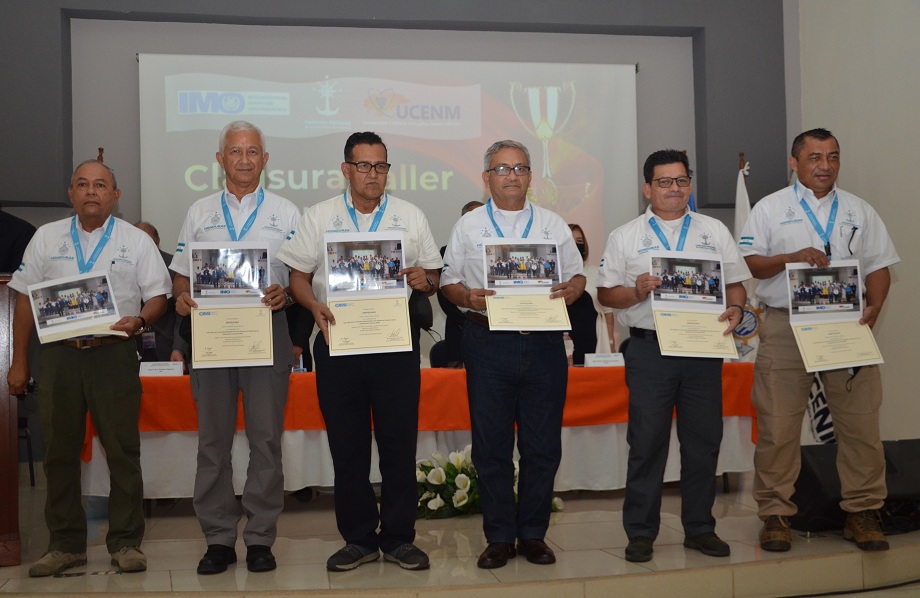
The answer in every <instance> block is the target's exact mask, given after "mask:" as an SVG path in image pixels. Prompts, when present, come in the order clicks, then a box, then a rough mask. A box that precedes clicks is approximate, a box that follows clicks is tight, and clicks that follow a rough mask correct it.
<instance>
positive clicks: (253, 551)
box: [170, 121, 300, 575]
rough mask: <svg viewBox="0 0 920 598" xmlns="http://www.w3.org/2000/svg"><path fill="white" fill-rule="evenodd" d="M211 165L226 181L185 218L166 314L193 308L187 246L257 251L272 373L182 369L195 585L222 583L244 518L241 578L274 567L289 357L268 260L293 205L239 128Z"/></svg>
mask: <svg viewBox="0 0 920 598" xmlns="http://www.w3.org/2000/svg"><path fill="white" fill-rule="evenodd" d="M216 158H217V162H218V164H220V167H221V168H222V169H223V170H224V172H225V173H226V180H225V189H224V190H222V191H220V192H218V193H214V194H212V195H209V196H207V197H204V198H202V199H199V200H198V201H196V202H195V203H194V204H192V206H191V208H189V211H188V214H187V215H186V217H185V222H184V223H183V225H182V229H181V231H180V232H179V245H178V247H177V250H176V255H175V257H174V258H173V261H172V264H171V265H170V268H171V269H172V270H174V271H175V272H176V277H175V280H174V282H173V294H174V295H175V297H176V313H178V314H179V315H180V316H188V315H189V314H190V313H191V310H192V309H195V308H196V307H197V306H198V304H197V303H196V302H195V300H194V299H193V298H192V296H191V294H190V293H191V282H190V277H191V276H192V272H191V271H190V270H191V264H190V260H189V259H188V254H186V253H185V251H184V249H185V248H187V247H188V244H189V243H192V242H196V241H207V242H223V243H231V242H234V241H260V242H262V243H264V244H267V245H268V247H269V260H270V261H269V266H268V267H269V268H271V276H270V281H271V283H272V284H271V285H270V286H268V287H266V288H265V289H263V293H264V296H263V298H262V303H263V304H264V305H265V306H267V307H269V308H271V311H272V315H271V318H272V355H273V357H274V363H273V365H268V366H259V367H222V368H196V367H194V366H193V367H192V368H191V378H192V396H193V397H194V399H195V403H196V405H197V407H198V468H197V470H196V473H195V492H194V497H193V498H192V504H193V506H194V507H195V515H197V517H198V523H199V525H200V526H201V531H202V532H203V533H204V537H205V541H206V542H207V545H208V548H207V550H206V551H205V554H204V556H203V557H202V558H201V560H200V561H199V562H198V569H197V571H198V573H199V574H201V575H212V574H216V573H222V572H224V571H226V570H227V567H228V566H229V565H231V564H233V563H235V562H236V547H235V544H236V539H237V533H238V527H239V525H238V524H239V522H240V519H242V517H243V514H244V513H245V515H246V524H245V526H244V527H243V530H242V532H243V542H244V543H245V545H246V568H247V569H248V570H249V571H252V572H266V571H272V570H274V569H275V568H276V567H277V563H276V561H275V555H274V554H273V553H272V550H271V548H272V545H273V544H274V542H275V538H276V537H277V534H278V517H279V516H280V515H281V510H282V509H283V508H284V472H283V470H282V467H281V435H282V432H283V428H284V409H285V406H286V405H287V399H288V382H289V379H290V374H291V365H292V361H293V355H294V349H293V345H292V343H291V337H290V336H289V334H288V322H287V316H286V314H285V308H286V307H287V306H289V305H291V304H292V303H293V299H291V298H290V295H289V294H288V292H287V289H286V287H287V284H288V276H289V274H288V269H287V266H285V265H284V264H283V263H282V262H281V261H280V260H278V258H277V255H276V254H277V251H278V248H279V247H281V243H283V242H284V239H285V237H287V236H288V235H289V234H290V233H291V231H292V230H293V229H294V226H295V225H296V224H297V219H298V218H299V217H300V211H299V210H298V209H297V207H296V206H294V204H292V203H291V202H290V201H288V200H287V199H285V198H283V197H280V196H278V195H276V194H274V193H272V192H271V191H267V190H265V189H264V188H263V187H262V185H261V182H260V177H261V175H262V170H263V169H264V168H265V165H266V164H267V163H268V152H267V151H265V138H264V136H263V135H262V131H261V130H260V129H259V128H258V127H257V126H255V125H253V124H252V123H249V122H246V121H234V122H231V123H230V124H228V125H227V126H225V127H224V129H223V130H222V131H221V133H220V138H219V142H218V152H217V155H216ZM241 392H242V395H243V398H242V400H243V416H244V419H245V423H246V438H247V439H248V441H249V466H248V467H247V469H246V483H245V485H244V486H243V496H242V499H241V500H237V498H236V495H235V493H234V488H233V464H232V462H231V460H230V454H231V449H232V448H233V438H234V436H236V420H237V404H238V399H239V395H240V393H241Z"/></svg>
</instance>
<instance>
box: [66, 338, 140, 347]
mask: <svg viewBox="0 0 920 598" xmlns="http://www.w3.org/2000/svg"><path fill="white" fill-rule="evenodd" d="M131 338H132V337H130V336H94V337H93V338H72V339H67V340H64V341H61V345H63V346H65V347H74V348H75V349H89V348H91V347H104V346H106V345H115V344H117V343H123V342H125V341H127V340H129V339H131Z"/></svg>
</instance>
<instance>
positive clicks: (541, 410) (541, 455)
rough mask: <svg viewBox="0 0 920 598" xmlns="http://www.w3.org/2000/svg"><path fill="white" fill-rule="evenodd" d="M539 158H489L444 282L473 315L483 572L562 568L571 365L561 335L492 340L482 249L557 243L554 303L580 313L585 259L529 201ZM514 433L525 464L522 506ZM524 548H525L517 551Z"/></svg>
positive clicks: (470, 371) (510, 150) (447, 257)
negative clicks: (556, 509)
mask: <svg viewBox="0 0 920 598" xmlns="http://www.w3.org/2000/svg"><path fill="white" fill-rule="evenodd" d="M530 176H531V173H530V154H529V152H528V151H527V148H526V147H524V146H523V145H522V144H520V143H518V142H516V141H510V140H506V141H498V142H496V143H494V144H492V146H491V147H489V149H488V150H487V151H486V154H485V160H484V171H483V173H482V180H483V182H484V183H485V185H486V186H487V187H488V188H489V191H490V192H491V194H492V197H491V198H489V201H488V202H487V203H486V206H485V207H484V208H480V209H477V210H474V211H472V212H469V213H467V214H466V215H464V216H463V217H462V218H460V220H459V221H458V222H457V224H456V225H455V226H454V230H453V232H452V233H451V236H450V242H449V243H448V244H447V250H446V251H445V253H444V271H443V274H442V275H441V280H442V291H443V294H444V296H445V297H446V298H447V299H449V300H450V301H451V302H452V303H454V304H455V305H456V306H457V307H459V308H460V309H461V310H463V311H465V312H466V318H467V321H466V325H465V327H464V329H463V359H464V363H465V365H466V382H467V390H468V394H469V401H470V419H471V422H472V428H473V430H472V431H473V464H474V465H475V466H476V471H478V472H479V497H480V502H481V505H482V515H483V531H484V532H485V535H486V541H487V542H488V547H487V548H486V549H485V551H484V552H483V553H482V554H481V555H480V557H479V561H478V565H479V567H480V568H482V569H495V568H497V567H503V566H504V565H505V564H506V563H507V562H508V559H510V558H513V557H514V556H515V555H516V554H517V553H521V554H522V555H523V556H525V557H526V558H527V560H528V561H530V562H531V563H536V564H540V565H548V564H551V563H555V562H556V556H555V555H554V554H553V551H552V549H551V548H550V547H549V546H547V545H546V542H544V541H543V538H544V536H545V535H546V530H547V528H548V527H549V514H550V510H551V506H552V500H553V480H554V478H555V477H556V470H557V469H558V468H559V460H560V459H561V457H562V440H561V437H562V408H563V405H565V391H566V383H567V381H568V367H567V365H568V362H567V360H566V356H565V347H564V345H563V343H562V332H558V331H555V332H532V333H529V334H528V333H519V332H514V331H511V332H492V331H491V330H490V329H489V324H488V318H487V317H486V315H485V312H486V299H485V297H486V295H494V294H495V292H494V291H490V290H487V289H486V288H485V287H486V281H485V280H483V275H484V272H485V265H484V264H483V259H484V255H483V253H482V249H481V245H482V243H483V241H484V240H485V239H486V238H493V239H494V238H496V237H508V238H515V239H521V238H527V237H528V235H532V236H533V238H535V239H539V240H540V242H547V241H551V242H555V243H556V245H557V249H558V252H559V258H558V262H559V264H560V267H561V277H560V281H563V282H560V283H559V284H557V285H555V286H553V287H552V289H551V292H552V297H553V298H556V299H562V300H564V301H565V302H566V303H567V304H571V303H572V302H574V301H575V300H576V299H578V298H579V297H580V296H581V294H582V293H583V292H584V290H585V277H584V274H583V265H582V259H581V255H579V253H578V248H577V247H576V246H575V240H574V239H573V238H572V231H570V230H569V227H568V225H567V224H566V223H565V221H563V220H562V218H560V217H559V216H558V215H557V214H555V213H554V212H551V211H549V210H546V209H543V208H540V207H538V206H535V205H533V204H531V203H530V202H529V201H528V200H527V188H528V187H529V186H530ZM515 424H517V445H518V452H519V453H520V455H521V462H520V466H521V467H520V478H519V481H518V490H519V491H518V497H519V500H518V503H517V504H515V501H514V462H513V460H512V455H513V452H514V437H515V429H514V428H515ZM515 540H517V542H518V544H517V549H515Z"/></svg>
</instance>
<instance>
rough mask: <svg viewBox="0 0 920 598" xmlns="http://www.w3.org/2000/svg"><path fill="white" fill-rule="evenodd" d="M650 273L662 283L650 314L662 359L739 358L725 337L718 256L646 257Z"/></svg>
mask: <svg viewBox="0 0 920 598" xmlns="http://www.w3.org/2000/svg"><path fill="white" fill-rule="evenodd" d="M649 259H650V262H649V273H651V275H652V276H657V277H658V278H661V286H659V287H657V288H656V289H655V290H654V291H653V292H652V293H651V301H652V315H653V316H654V318H655V330H656V332H657V336H658V347H659V349H660V350H661V354H662V355H672V356H680V357H722V358H726V357H728V358H732V359H737V358H738V351H737V349H736V348H735V340H734V338H733V337H732V335H731V334H728V335H726V334H725V330H726V328H727V327H728V325H729V324H728V323H727V322H720V321H719V316H720V315H722V313H723V312H724V311H725V282H724V280H723V278H722V271H723V270H722V257H721V256H720V255H718V254H712V253H697V252H689V251H662V252H654V253H652V254H650V258H649Z"/></svg>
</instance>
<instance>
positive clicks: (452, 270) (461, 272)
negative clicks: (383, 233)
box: [441, 200, 585, 313]
mask: <svg viewBox="0 0 920 598" xmlns="http://www.w3.org/2000/svg"><path fill="white" fill-rule="evenodd" d="M531 210H533V223H531V225H530V232H529V233H528V237H527V238H529V239H533V240H535V241H539V242H543V241H553V242H555V243H556V248H557V251H558V270H559V276H560V280H561V281H562V282H567V281H569V280H571V279H572V278H573V277H574V276H578V275H582V276H584V274H585V273H584V261H583V260H582V259H581V254H580V253H579V252H578V247H576V245H575V239H574V238H572V231H571V230H570V229H569V226H568V225H567V224H566V223H565V221H564V220H563V219H562V218H561V217H560V216H559V215H558V214H556V213H555V212H552V211H550V210H547V209H546V208H541V207H540V206H536V205H534V204H532V203H530V200H524V207H523V209H521V210H500V209H498V208H497V207H495V204H494V203H493V204H492V215H493V217H494V218H495V223H496V224H498V227H499V228H500V229H501V231H502V233H503V235H504V236H505V237H507V238H509V239H510V238H521V236H522V235H523V234H524V230H525V229H526V228H527V223H528V222H530V213H531V212H530V211H531ZM498 238H499V235H498V233H497V232H496V230H495V227H494V226H493V224H492V220H491V219H490V218H489V212H488V209H487V208H485V207H482V208H476V209H475V210H473V211H471V212H467V213H466V214H464V215H463V216H462V217H461V218H460V220H458V221H457V223H456V224H455V225H454V228H453V230H452V231H451V233H450V241H449V242H448V243H447V249H446V251H445V252H444V271H443V272H441V286H442V287H443V286H447V285H449V284H455V283H458V282H459V283H463V284H464V285H466V286H467V288H470V289H484V288H486V281H485V280H484V278H483V272H484V267H483V259H484V258H483V251H482V247H483V244H484V240H485V239H489V240H495V239H498ZM460 309H461V311H468V310H467V309H466V308H463V307H461V308H460ZM483 313H484V312H483Z"/></svg>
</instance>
